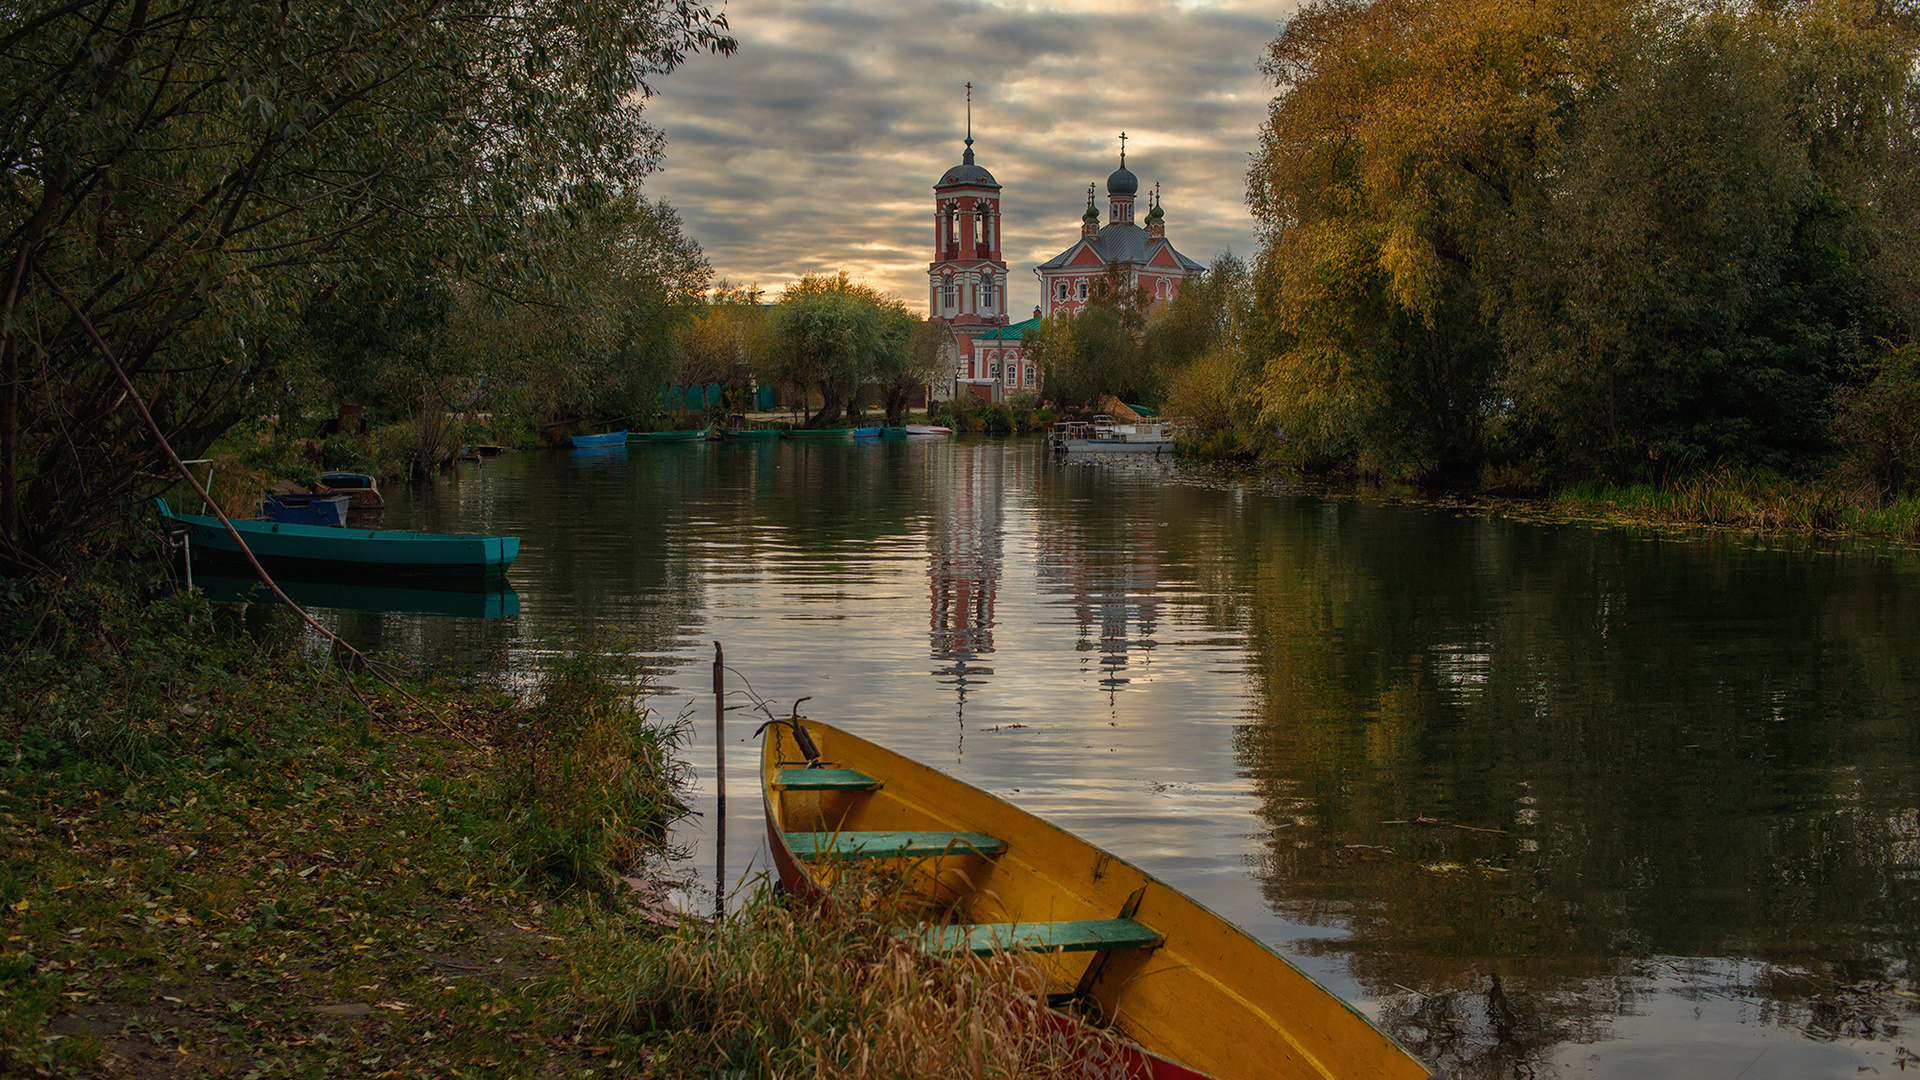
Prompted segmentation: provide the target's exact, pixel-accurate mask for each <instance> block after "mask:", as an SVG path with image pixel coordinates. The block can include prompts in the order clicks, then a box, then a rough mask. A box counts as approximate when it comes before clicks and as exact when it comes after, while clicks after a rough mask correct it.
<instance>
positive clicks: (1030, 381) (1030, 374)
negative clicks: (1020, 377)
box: [1027, 364, 1040, 386]
mask: <svg viewBox="0 0 1920 1080" xmlns="http://www.w3.org/2000/svg"><path fill="white" fill-rule="evenodd" d="M1027 385H1028V386H1038V385H1040V384H1039V383H1036V382H1034V381H1033V365H1032V364H1028V365H1027Z"/></svg>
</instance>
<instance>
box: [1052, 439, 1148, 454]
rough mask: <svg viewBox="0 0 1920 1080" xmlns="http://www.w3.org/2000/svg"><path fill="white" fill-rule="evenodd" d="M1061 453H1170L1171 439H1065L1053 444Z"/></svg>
mask: <svg viewBox="0 0 1920 1080" xmlns="http://www.w3.org/2000/svg"><path fill="white" fill-rule="evenodd" d="M1055 446H1056V448H1057V449H1058V450H1059V451H1060V452H1061V453H1063V454H1171V453H1173V440H1172V439H1153V440H1143V441H1138V442H1128V441H1125V440H1120V439H1067V440H1064V441H1062V442H1060V443H1057V444H1055Z"/></svg>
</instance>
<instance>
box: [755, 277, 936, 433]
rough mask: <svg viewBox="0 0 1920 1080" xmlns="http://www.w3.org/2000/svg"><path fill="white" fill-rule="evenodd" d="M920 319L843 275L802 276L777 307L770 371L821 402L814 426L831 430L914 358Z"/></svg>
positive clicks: (812, 418)
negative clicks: (862, 396)
mask: <svg viewBox="0 0 1920 1080" xmlns="http://www.w3.org/2000/svg"><path fill="white" fill-rule="evenodd" d="M916 321H917V320H915V319H914V317H913V316H912V315H911V314H909V313H908V311H907V309H906V305H904V304H902V303H901V302H900V301H899V300H896V299H894V298H893V297H890V296H887V295H886V294H884V293H882V292H880V291H879V290H877V289H875V288H873V287H872V286H870V285H866V284H864V283H862V282H857V281H854V280H852V279H850V278H849V277H848V276H847V275H846V273H845V272H844V271H843V272H841V273H839V274H836V275H834V276H832V277H827V276H825V275H809V276H807V277H803V278H801V279H800V280H799V281H797V282H795V283H794V284H792V285H790V286H788V287H787V290H786V291H785V292H784V293H782V294H781V296H780V302H779V303H778V304H776V305H774V308H773V313H772V316H771V325H770V327H769V334H770V353H771V355H772V363H771V364H770V365H769V369H770V370H769V373H770V374H771V375H772V376H773V381H775V382H776V383H778V384H780V385H783V386H785V387H786V388H787V389H788V390H789V391H790V392H793V393H796V394H799V395H802V396H808V395H815V396H818V397H819V399H820V407H819V409H818V410H816V411H814V412H813V413H812V414H811V415H809V416H808V417H807V426H808V427H810V428H820V427H829V426H831V425H832V424H833V423H835V422H836V421H838V420H839V419H840V418H841V417H842V416H843V415H845V414H846V411H847V406H848V404H849V403H851V402H853V401H854V400H855V397H856V395H858V394H859V393H861V391H862V389H863V388H864V387H865V386H867V385H868V384H870V383H873V382H876V381H880V380H881V379H883V378H886V377H887V373H889V372H891V371H892V370H894V369H896V368H898V367H901V366H902V365H904V364H905V363H907V362H908V361H909V360H910V358H911V356H912V354H913V338H914V326H915V323H916Z"/></svg>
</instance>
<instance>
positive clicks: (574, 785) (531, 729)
mask: <svg viewBox="0 0 1920 1080" xmlns="http://www.w3.org/2000/svg"><path fill="white" fill-rule="evenodd" d="M615 667H616V663H615V660H614V658H613V656H611V655H609V654H605V653H597V652H594V651H592V650H591V649H582V650H581V651H579V652H577V653H575V654H574V655H572V656H570V657H567V658H565V659H562V660H560V661H558V662H556V663H555V664H554V665H553V667H551V668H549V669H548V670H547V671H546V673H545V674H544V675H543V676H542V679H541V683H540V686H539V689H538V690H537V692H536V693H535V695H534V699H533V701H532V703H531V705H530V706H529V707H528V708H527V709H526V711H525V712H524V714H521V715H519V716H516V717H514V718H513V720H512V726H511V727H510V728H509V729H507V730H502V731H497V732H495V733H494V738H493V741H494V745H495V746H496V747H497V748H498V749H499V751H500V755H501V768H500V770H499V773H498V776H499V786H498V800H499V811H498V815H497V825H496V828H495V836H496V840H497V842H498V844H499V846H500V847H502V848H503V849H505V851H506V852H507V853H508V855H509V857H510V858H511V860H512V862H513V863H514V865H516V866H518V867H519V868H520V870H521V873H522V875H523V883H525V884H530V885H533V886H536V887H540V888H544V889H546V890H547V891H549V892H553V893H564V892H567V891H570V890H575V889H584V890H587V891H589V892H592V893H597V894H599V895H601V896H603V897H607V898H612V897H615V896H617V895H619V893H618V891H617V889H616V886H617V885H618V883H619V878H620V877H621V876H622V875H623V874H626V873H631V872H633V871H634V870H636V869H638V868H639V867H640V865H641V863H642V861H643V859H644V858H645V857H646V856H647V855H649V854H651V853H654V852H658V851H659V850H660V849H661V847H662V844H663V842H664V838H665V834H666V829H667V826H668V825H669V824H671V823H672V822H673V820H674V819H675V818H677V817H679V816H681V815H682V814H684V813H686V807H685V805H684V804H683V803H681V802H680V800H679V798H678V795H677V794H676V792H677V790H678V788H679V787H680V786H681V784H680V781H681V780H682V779H683V776H682V775H681V774H682V772H684V765H682V764H676V763H675V759H674V756H673V751H674V749H675V748H676V747H677V746H678V744H679V742H680V741H681V739H682V737H683V736H684V735H685V732H686V723H685V718H684V717H682V718H681V720H680V721H679V722H677V723H661V722H658V721H657V720H656V718H655V716H654V714H653V713H652V712H651V710H648V709H645V708H643V707H641V706H639V705H638V704H637V703H636V701H635V698H634V693H633V690H632V689H631V686H632V680H630V679H623V678H621V676H620V674H619V673H618V672H616V671H615Z"/></svg>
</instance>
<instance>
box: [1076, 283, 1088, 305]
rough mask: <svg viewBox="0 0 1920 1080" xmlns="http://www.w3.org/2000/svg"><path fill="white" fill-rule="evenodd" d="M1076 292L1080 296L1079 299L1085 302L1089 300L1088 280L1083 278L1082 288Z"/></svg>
mask: <svg viewBox="0 0 1920 1080" xmlns="http://www.w3.org/2000/svg"><path fill="white" fill-rule="evenodd" d="M1074 292H1076V293H1078V294H1079V295H1078V297H1077V299H1081V300H1085V299H1086V298H1087V279H1085V278H1081V279H1080V287H1079V288H1077V289H1075V290H1074Z"/></svg>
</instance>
